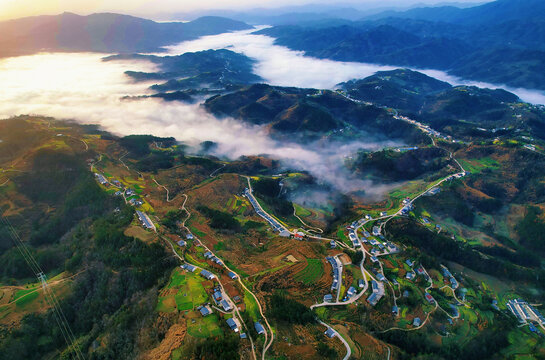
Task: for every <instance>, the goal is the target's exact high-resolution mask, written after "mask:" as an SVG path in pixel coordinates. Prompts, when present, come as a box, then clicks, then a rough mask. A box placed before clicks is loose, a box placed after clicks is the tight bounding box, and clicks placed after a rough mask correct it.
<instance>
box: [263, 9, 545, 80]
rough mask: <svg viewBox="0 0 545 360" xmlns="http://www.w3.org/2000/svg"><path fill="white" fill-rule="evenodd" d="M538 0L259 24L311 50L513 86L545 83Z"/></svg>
mask: <svg viewBox="0 0 545 360" xmlns="http://www.w3.org/2000/svg"><path fill="white" fill-rule="evenodd" d="M544 6H545V5H544V3H543V2H541V1H536V0H522V1H517V0H498V1H495V2H491V3H487V4H484V5H481V6H477V7H470V8H464V9H459V8H453V7H431V8H417V9H412V10H408V11H407V12H389V13H384V14H382V15H376V16H373V17H370V18H364V19H362V20H360V21H352V22H349V21H343V22H342V23H338V22H337V23H335V22H331V23H330V24H329V25H328V24H327V22H325V23H324V22H322V23H314V24H313V23H306V24H305V23H303V24H302V25H291V26H276V27H272V28H267V29H264V30H261V31H259V32H258V33H260V34H265V35H268V36H272V37H274V38H276V41H275V43H276V44H279V45H283V46H287V47H289V48H290V49H294V50H301V51H304V52H305V53H306V54H307V55H309V56H314V57H318V58H327V59H333V60H339V61H358V62H369V63H377V64H385V65H393V66H411V67H415V68H434V69H439V70H445V71H448V72H449V73H450V74H453V75H456V76H460V77H463V78H467V79H470V80H480V81H486V82H491V83H497V84H506V85H510V86H513V87H523V88H530V89H541V90H543V89H545V78H544V77H543V73H542V72H541V71H539V69H541V68H542V67H543V66H544V65H545V64H544V63H543V61H544V60H543V59H545V56H544V51H545V48H544V45H543V44H545V42H544V41H543V39H544V38H543V36H544V35H545V33H544V29H545V26H544V22H543V18H542V17H540V16H539V15H537V14H541V13H543V12H544V11H545V8H544Z"/></svg>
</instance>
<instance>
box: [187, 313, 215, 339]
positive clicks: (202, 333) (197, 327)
mask: <svg viewBox="0 0 545 360" xmlns="http://www.w3.org/2000/svg"><path fill="white" fill-rule="evenodd" d="M193 321H195V322H194V323H193ZM219 321H220V320H219V319H218V317H217V315H215V314H212V315H208V316H207V317H199V318H195V319H187V333H188V334H189V335H191V336H193V337H196V338H202V339H205V338H208V337H211V336H220V335H221V334H222V331H221V328H220V327H219Z"/></svg>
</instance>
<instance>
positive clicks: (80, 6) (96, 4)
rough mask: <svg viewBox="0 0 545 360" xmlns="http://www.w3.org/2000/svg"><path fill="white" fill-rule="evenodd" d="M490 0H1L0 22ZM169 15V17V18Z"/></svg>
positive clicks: (400, 6) (360, 7) (163, 16)
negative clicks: (338, 0)
mask: <svg viewBox="0 0 545 360" xmlns="http://www.w3.org/2000/svg"><path fill="white" fill-rule="evenodd" d="M489 1H490V0H483V1H477V0H456V1H440V0H384V1H380V2H379V1H376V0H363V1H361V0H359V1H358V0H345V1H343V2H342V3H338V4H335V5H330V3H329V2H328V1H326V0H315V1H308V0H292V1H290V0H279V1H272V0H265V1H262V2H259V3H258V4H256V3H255V2H253V1H250V0H234V1H230V2H229V6H226V4H225V3H224V2H220V1H217V0H203V1H200V2H198V3H197V2H192V1H185V0H183V1H175V0H157V1H148V0H120V1H116V2H115V3H113V2H103V1H98V0H80V1H77V2H74V1H66V0H44V1H40V2H36V1H33V0H0V21H4V20H12V19H17V18H21V17H27V16H39V15H57V14H61V13H63V12H73V13H77V14H79V15H89V14H92V13H101V12H114V13H121V14H127V15H133V16H139V17H145V18H149V19H153V20H161V19H165V18H166V17H167V16H168V15H169V14H170V15H174V14H187V13H192V12H202V13H205V12H206V11H211V12H214V11H222V10H223V11H226V12H229V11H248V10H256V9H262V8H263V9H275V8H282V7H289V8H294V7H298V6H305V5H311V4H320V5H323V6H330V7H338V8H342V7H354V8H357V9H359V10H370V9H379V8H388V7H397V8H401V9H402V8H407V7H411V6H415V5H422V6H429V5H441V4H454V3H459V4H475V5H478V4H481V3H485V2H489ZM169 18H170V17H169Z"/></svg>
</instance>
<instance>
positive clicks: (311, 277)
mask: <svg viewBox="0 0 545 360" xmlns="http://www.w3.org/2000/svg"><path fill="white" fill-rule="evenodd" d="M323 275H324V265H323V263H322V260H320V259H307V266H305V268H304V269H303V270H301V271H300V272H298V273H297V274H296V275H295V280H297V281H301V282H302V283H304V284H307V285H309V284H313V283H315V282H316V281H318V280H319V279H320V278H321V277H322V276H323Z"/></svg>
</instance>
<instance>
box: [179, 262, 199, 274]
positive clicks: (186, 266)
mask: <svg viewBox="0 0 545 360" xmlns="http://www.w3.org/2000/svg"><path fill="white" fill-rule="evenodd" d="M180 267H181V268H182V269H184V270H186V271H189V272H195V270H197V267H196V266H193V265H191V264H187V263H186V264H182V265H180Z"/></svg>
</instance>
